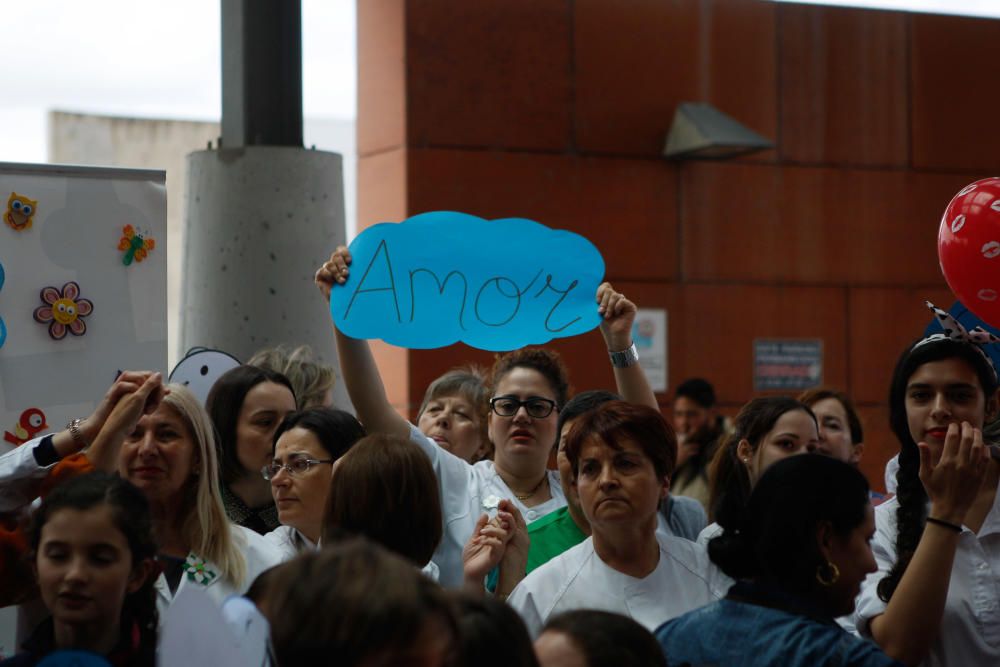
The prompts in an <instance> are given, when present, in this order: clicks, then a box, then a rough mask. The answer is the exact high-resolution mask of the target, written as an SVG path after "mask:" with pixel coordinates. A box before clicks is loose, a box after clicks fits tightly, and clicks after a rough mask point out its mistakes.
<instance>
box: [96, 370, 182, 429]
mask: <svg viewBox="0 0 1000 667" xmlns="http://www.w3.org/2000/svg"><path fill="white" fill-rule="evenodd" d="M154 375H155V376H158V377H159V378H160V380H159V381H158V382H157V383H156V387H157V389H156V390H155V392H153V389H152V388H151V390H150V391H151V392H153V393H152V394H151V395H152V396H153V398H154V399H155V401H156V404H157V405H159V401H160V400H162V399H163V396H164V393H165V392H164V388H163V381H162V376H160V374H159V373H154V372H152V371H124V372H122V373H120V374H119V375H118V377H117V378H115V381H114V382H113V383H112V384H111V386H110V387H109V388H108V391H107V392H105V394H104V397H103V398H102V399H101V402H100V403H99V404H98V405H97V408H96V409H95V410H94V412H93V414H91V415H90V416H89V417H87V418H86V419H84V420H83V421H82V423H81V424H80V431H81V432H82V433H83V439H84V440H85V441H86V442H87V443H92V442H94V439H95V438H97V434H98V433H100V432H101V429H102V428H104V423H105V422H106V421H107V420H108V417H109V416H110V415H111V412H112V411H113V410H114V409H115V407H116V406H117V405H118V403H119V401H121V399H122V398H123V397H125V396H128V395H129V394H133V393H135V392H136V391H138V390H139V388H140V387H142V386H143V384H144V383H146V382H147V381H148V380H149V379H150V378H151V377H153V376H154ZM155 409H156V407H153V410H155ZM151 411H152V410H151Z"/></svg>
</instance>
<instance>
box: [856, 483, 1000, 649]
mask: <svg viewBox="0 0 1000 667" xmlns="http://www.w3.org/2000/svg"><path fill="white" fill-rule="evenodd" d="M898 507H899V501H898V499H896V498H892V499H890V500H887V501H886V502H884V503H882V504H881V505H879V506H878V507H876V508H875V537H874V539H873V540H872V552H874V554H875V561H876V562H877V563H878V572H874V573H872V574H869V575H868V577H867V578H866V579H865V581H864V584H863V585H862V588H861V594H860V595H859V596H858V600H857V604H856V606H855V609H854V620H855V624H856V625H857V628H858V631H859V632H860V633H861V635H862V636H865V637H870V636H871V632H870V631H869V627H868V623H869V621H870V620H871V619H872V618H873V617H875V616H878V615H879V614H882V613H883V612H885V608H886V604H885V603H884V602H882V600H881V599H879V597H878V593H877V591H876V587H877V586H878V583H879V582H880V581H881V580H882V578H883V577H884V576H885V575H887V574H888V573H889V570H890V569H891V568H892V566H893V564H894V563H895V562H896V510H897V509H898ZM920 664H921V667H944V666H945V665H960V666H965V665H969V666H970V667H972V666H978V665H1000V493H997V497H996V500H994V502H993V507H992V508H991V509H990V511H989V514H987V515H986V520H985V521H983V526H982V528H980V530H979V534H978V535H977V534H975V533H973V532H972V531H971V530H969V529H968V528H965V529H964V530H963V531H962V534H961V535H960V536H959V540H958V548H957V550H956V552H955V562H954V564H953V565H952V568H951V580H950V582H949V584H948V597H947V599H946V601H945V607H944V616H943V617H942V619H941V631H940V633H939V634H938V638H937V641H935V642H934V645H933V646H932V647H931V652H930V654H929V655H928V656H927V658H926V659H925V660H924V661H923V662H922V663H920Z"/></svg>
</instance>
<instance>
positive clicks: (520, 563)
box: [496, 498, 531, 597]
mask: <svg viewBox="0 0 1000 667" xmlns="http://www.w3.org/2000/svg"><path fill="white" fill-rule="evenodd" d="M499 508H500V510H501V511H503V512H507V513H508V514H510V516H511V517H513V519H514V530H513V533H512V534H511V536H510V541H509V542H508V543H507V548H506V549H505V550H504V553H503V557H502V558H501V559H500V577H499V579H498V580H497V591H496V592H497V595H500V596H501V597H507V596H508V595H510V592H511V591H512V590H514V587H515V586H517V585H518V584H519V583H521V580H522V579H524V576H525V573H526V572H527V569H528V549H529V548H530V547H531V538H530V537H529V536H528V524H527V522H525V520H524V517H523V516H521V511H520V510H518V509H517V505H515V504H514V503H513V502H511V501H510V500H508V499H506V498H505V499H503V500H501V501H500V505H499Z"/></svg>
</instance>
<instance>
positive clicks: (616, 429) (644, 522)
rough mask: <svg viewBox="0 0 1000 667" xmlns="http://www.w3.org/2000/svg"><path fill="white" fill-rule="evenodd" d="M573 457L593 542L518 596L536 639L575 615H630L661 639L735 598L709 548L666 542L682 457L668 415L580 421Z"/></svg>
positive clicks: (607, 415)
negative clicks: (663, 522) (564, 615)
mask: <svg viewBox="0 0 1000 667" xmlns="http://www.w3.org/2000/svg"><path fill="white" fill-rule="evenodd" d="M564 451H565V454H566V457H567V458H568V460H569V463H570V465H571V466H572V474H573V479H574V485H575V486H576V489H577V491H578V493H579V496H580V506H581V508H582V510H583V514H584V516H585V517H586V518H587V521H588V522H589V524H590V527H591V536H590V537H589V538H587V539H586V540H584V541H583V542H581V543H580V544H578V545H577V546H575V547H573V548H571V549H569V550H568V551H565V552H564V553H562V554H561V555H559V556H556V557H555V558H553V559H552V560H550V561H549V562H547V563H545V564H544V565H542V566H541V567H539V568H538V569H536V570H534V571H533V572H532V573H531V574H529V575H528V576H527V577H525V579H524V580H523V581H522V582H521V583H520V584H518V586H517V587H516V588H515V589H514V591H513V592H512V593H511V595H510V598H509V599H508V601H509V602H510V605H511V606H512V607H514V609H516V610H517V611H518V613H520V614H521V618H523V619H524V622H525V624H526V625H527V626H528V630H529V631H530V632H531V633H532V635H533V636H537V635H538V633H539V632H540V631H541V629H542V625H544V623H545V622H546V621H547V620H548V618H549V617H550V616H552V615H554V614H558V613H560V612H563V611H570V610H574V609H599V610H603V611H610V612H614V613H617V614H622V615H625V616H628V617H630V618H632V619H634V620H635V621H637V622H638V623H639V624H640V625H642V626H644V627H645V628H647V629H650V630H652V629H653V628H656V627H657V626H659V625H660V624H661V623H663V622H664V621H666V620H668V619H671V618H674V617H675V616H679V615H680V614H683V613H685V612H687V611H690V610H692V609H696V608H698V607H700V606H702V605H705V604H708V603H709V602H713V601H715V600H717V599H719V598H721V597H722V596H723V595H724V594H725V591H726V589H727V588H728V586H729V584H730V583H731V582H730V581H729V579H728V577H726V576H724V575H722V574H721V573H720V572H719V570H718V569H717V568H715V567H714V566H712V564H711V563H710V562H709V560H708V556H707V554H706V553H705V551H704V549H703V548H702V547H700V546H698V545H697V544H695V543H693V542H691V541H689V540H685V539H683V538H680V537H674V536H668V535H662V534H659V533H657V530H656V527H657V517H658V507H659V505H660V503H661V501H662V500H663V499H664V498H666V497H667V492H668V490H669V488H670V473H671V472H672V471H673V465H674V460H675V458H676V454H677V440H676V438H675V436H674V432H673V429H672V428H670V426H669V425H668V424H667V422H666V420H665V419H664V418H663V415H661V414H660V412H659V411H658V410H654V409H652V408H649V407H646V406H638V405H632V404H630V403H625V402H622V401H610V402H608V403H604V404H603V405H601V406H600V407H598V408H596V409H595V410H591V411H590V412H587V413H584V414H583V415H581V416H580V417H578V418H577V420H576V423H575V424H574V425H573V427H572V428H571V429H570V432H569V434H568V435H567V436H566V444H565V448H564Z"/></svg>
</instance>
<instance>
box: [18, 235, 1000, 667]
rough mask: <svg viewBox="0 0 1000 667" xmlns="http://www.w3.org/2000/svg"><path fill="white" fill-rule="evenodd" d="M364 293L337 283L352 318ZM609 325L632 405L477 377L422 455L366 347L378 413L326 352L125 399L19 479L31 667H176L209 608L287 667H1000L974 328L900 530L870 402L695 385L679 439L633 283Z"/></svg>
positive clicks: (444, 380) (533, 383)
mask: <svg viewBox="0 0 1000 667" xmlns="http://www.w3.org/2000/svg"><path fill="white" fill-rule="evenodd" d="M350 263H351V256H350V253H349V252H348V250H347V249H346V248H339V249H337V251H335V252H334V253H333V254H332V256H331V258H330V260H329V261H328V262H326V263H324V264H323V266H321V267H320V268H319V270H318V271H317V273H316V284H317V286H318V287H319V289H320V291H321V292H322V293H323V294H324V295H325V296H327V297H329V295H330V293H331V291H332V290H336V289H341V288H342V287H341V286H342V285H343V284H344V283H345V282H346V280H347V277H348V275H349V272H350ZM594 307H595V309H596V310H597V312H598V314H599V315H600V318H601V325H600V333H601V334H602V336H603V338H604V341H605V343H606V345H607V348H608V351H609V357H608V362H606V363H610V365H611V367H612V369H613V373H614V378H615V383H616V386H615V387H614V388H610V387H605V388H592V389H591V390H588V391H584V392H581V393H577V394H575V395H574V394H572V392H571V390H570V382H569V377H568V371H567V369H566V368H565V366H564V365H563V363H562V361H561V359H560V358H559V356H558V354H556V353H555V352H553V351H551V350H548V349H545V348H538V347H529V348H523V349H519V350H515V351H512V352H509V353H504V354H501V355H497V357H496V360H495V362H494V364H493V366H492V368H491V369H489V370H488V371H483V370H482V369H478V368H475V367H471V366H470V367H465V368H458V369H453V370H450V371H448V372H446V373H445V374H444V375H442V376H441V377H439V378H438V379H437V380H435V381H434V382H432V383H431V384H430V386H429V387H428V388H427V391H426V394H425V396H424V399H423V401H422V403H421V405H420V409H419V412H418V414H417V419H416V423H413V424H411V423H409V422H408V421H407V420H406V419H405V418H404V417H402V416H401V415H400V413H399V412H397V410H396V409H395V408H394V407H393V405H392V404H391V403H390V402H389V399H388V398H387V395H386V391H385V389H384V386H383V384H382V380H381V378H380V376H379V371H378V368H377V366H376V365H375V362H374V359H373V356H372V354H371V351H370V349H369V346H368V343H367V342H366V341H364V340H357V339H352V338H349V337H348V336H346V335H344V334H342V333H341V332H339V331H336V332H335V334H336V348H337V354H338V357H339V361H340V366H341V371H342V376H343V382H344V384H345V387H346V389H347V393H348V395H349V396H350V400H351V404H352V405H351V406H341V407H350V408H351V411H350V412H348V411H345V410H342V409H338V408H336V407H333V406H331V405H330V398H329V396H330V387H331V385H332V377H333V376H332V373H331V372H330V370H329V369H328V368H324V367H322V366H321V365H320V364H318V363H316V362H315V361H314V360H313V359H312V358H310V357H308V355H303V354H301V351H296V352H295V354H293V355H291V356H290V355H289V354H288V351H287V350H268V351H262V352H261V353H260V354H258V355H255V357H254V359H253V360H252V363H248V364H245V365H242V366H240V367H238V368H235V369H233V370H231V371H229V372H227V373H225V374H224V375H222V376H221V377H220V378H219V379H218V381H217V382H216V383H215V385H214V386H213V388H212V390H211V392H210V393H209V395H208V397H207V400H206V402H205V404H204V405H203V404H202V403H201V402H200V401H199V400H198V399H197V398H196V397H195V396H194V395H193V394H191V392H189V391H188V390H187V389H186V388H185V387H183V386H179V385H170V384H166V383H164V381H163V378H162V376H161V374H159V373H154V372H149V371H127V372H124V373H121V374H120V376H119V377H118V378H117V380H116V381H115V382H114V384H113V385H112V386H111V387H110V388H109V389H108V391H107V393H106V394H105V396H103V397H102V398H101V400H100V401H99V402H98V405H97V408H96V409H95V410H94V412H93V413H92V414H91V415H89V416H88V417H87V418H85V419H80V420H74V421H73V422H71V423H70V424H69V425H68V426H67V428H66V429H65V430H62V431H59V432H56V433H50V434H46V435H43V436H41V437H39V438H36V439H35V440H32V441H29V442H27V443H25V444H24V445H21V446H20V447H18V448H16V449H14V450H13V451H11V452H10V453H8V454H6V455H4V456H3V457H0V511H3V512H5V513H6V516H7V517H8V521H7V524H6V526H5V527H4V528H3V531H2V533H0V545H2V547H3V548H2V549H0V567H2V568H3V570H4V576H3V585H2V586H0V598H2V599H3V600H2V604H3V605H5V606H6V605H20V606H21V611H22V613H21V618H22V619H23V620H24V622H23V623H22V626H23V627H20V628H19V631H20V632H21V634H22V640H23V641H22V643H21V644H20V646H21V651H20V652H19V653H17V654H16V655H14V656H12V657H9V658H8V659H7V660H5V661H4V662H2V663H0V664H10V665H35V664H40V663H41V662H42V661H43V660H45V659H46V658H47V657H49V656H51V654H53V653H56V652H59V651H70V650H72V651H87V652H89V653H91V654H95V655H96V656H100V657H101V659H103V660H105V661H106V663H107V664H111V665H116V666H119V665H120V666H150V665H154V664H156V661H157V647H158V637H159V636H160V635H161V631H162V630H163V619H164V617H165V615H166V614H167V612H168V610H170V608H171V605H172V604H173V603H174V601H175V599H177V598H178V596H179V595H180V594H181V593H182V591H184V590H192V591H193V590H197V591H200V592H201V593H203V594H204V595H205V596H207V597H208V598H209V599H211V600H212V601H213V602H214V603H215V604H217V605H218V606H220V608H222V609H223V610H225V609H227V608H228V609H231V608H232V605H231V603H232V602H233V601H234V600H236V601H242V602H243V604H245V605H247V606H249V608H250V609H251V612H250V613H253V614H259V615H260V617H261V618H263V619H264V620H266V627H267V629H268V631H267V641H266V646H267V647H268V650H267V652H266V655H264V656H262V661H261V663H260V664H271V665H278V666H281V667H289V666H291V665H309V664H343V665H422V666H428V667H431V666H438V665H440V666H445V665H503V666H504V667H510V666H512V665H529V666H540V667H560V666H563V667H565V666H581V667H584V666H590V667H598V666H604V665H615V666H616V667H629V666H631V665H636V666H638V665H669V666H670V667H680V666H690V667H695V666H698V665H706V666H707V665H717V666H720V667H723V666H730V665H731V666H736V665H747V666H763V665H782V666H793V667H794V666H803V667H804V666H806V665H809V666H813V665H829V666H834V665H843V666H858V667H861V666H876V665H877V666H882V665H907V666H910V667H916V666H917V665H925V666H928V667H937V666H942V665H963V666H964V665H972V666H976V665H984V666H985V665H995V664H1000V505H998V503H1000V500H998V498H997V487H998V484H1000V455H998V454H997V451H998V450H997V447H996V446H995V445H993V444H992V443H991V442H990V440H991V439H990V437H989V436H987V437H985V438H984V435H983V432H984V429H986V432H987V433H991V432H993V431H992V430H991V429H990V428H989V425H990V424H991V423H992V422H994V421H995V420H996V419H997V417H998V416H1000V403H998V394H997V391H998V385H1000V382H998V377H997V370H996V368H995V367H994V366H993V363H992V361H991V360H990V357H989V356H988V355H987V354H986V353H985V351H984V349H983V347H982V342H983V337H982V336H980V335H975V334H970V333H969V332H966V331H965V330H964V329H963V328H962V327H961V325H959V324H958V323H957V322H954V321H947V322H946V326H945V327H944V329H945V331H946V332H947V333H941V334H935V335H932V336H928V337H926V338H922V339H919V340H917V341H915V342H914V343H912V344H910V345H908V346H907V347H906V348H905V349H904V350H903V351H902V353H901V356H900V358H899V362H898V364H897V366H896V369H895V372H894V374H893V377H892V382H891V386H890V387H889V416H890V422H891V426H892V431H893V433H894V434H895V436H896V439H897V440H898V442H899V454H898V457H897V459H896V460H895V461H894V463H893V465H894V466H895V467H894V470H896V472H894V473H892V477H893V479H894V481H895V489H894V495H891V496H890V497H888V498H885V497H882V496H880V495H879V494H876V493H874V492H873V491H872V490H871V489H870V488H869V485H868V483H867V481H866V479H865V477H864V476H863V475H862V474H861V473H860V472H859V471H858V469H857V464H858V461H859V459H860V458H861V456H862V455H863V453H864V435H863V431H862V424H861V420H860V419H859V418H858V414H857V411H856V409H855V407H854V405H853V403H852V402H851V400H850V398H849V397H848V396H847V395H846V394H844V393H842V392H838V391H835V390H832V389H826V388H822V389H814V390H810V391H808V392H806V393H804V394H802V395H801V396H798V397H789V396H767V397H761V398H754V399H752V400H750V401H749V402H747V403H746V404H745V405H744V406H743V407H742V409H740V410H739V412H738V414H736V415H735V416H734V417H733V418H732V419H729V418H725V417H723V416H722V415H721V414H720V413H719V411H718V406H717V401H716V396H715V392H714V390H713V388H712V386H711V384H710V383H708V382H707V381H705V380H703V379H692V380H689V381H686V382H684V383H682V384H680V385H678V386H677V388H676V389H675V391H674V402H673V405H672V416H673V423H672V424H671V423H670V422H668V420H666V419H665V418H664V417H663V415H662V413H661V410H660V406H659V404H658V402H657V399H656V396H655V395H654V393H653V391H652V389H651V388H650V385H649V383H648V381H647V379H646V376H645V374H644V372H643V370H642V367H641V366H640V365H639V364H638V363H637V361H638V359H637V353H636V350H635V347H634V345H633V341H632V339H631V332H632V325H633V321H634V318H635V315H636V306H635V304H634V303H632V302H631V301H630V300H629V299H627V298H626V297H625V295H623V294H621V293H619V292H617V291H616V290H615V289H614V288H613V287H612V286H611V285H610V284H608V283H604V284H602V285H601V286H600V288H599V289H598V291H597V294H596V295H595V305H594ZM611 389H614V391H611ZM202 631H203V632H204V633H205V636H206V637H208V636H209V635H212V634H215V633H220V632H223V631H229V630H227V629H225V628H213V627H204V628H203V629H202Z"/></svg>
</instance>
